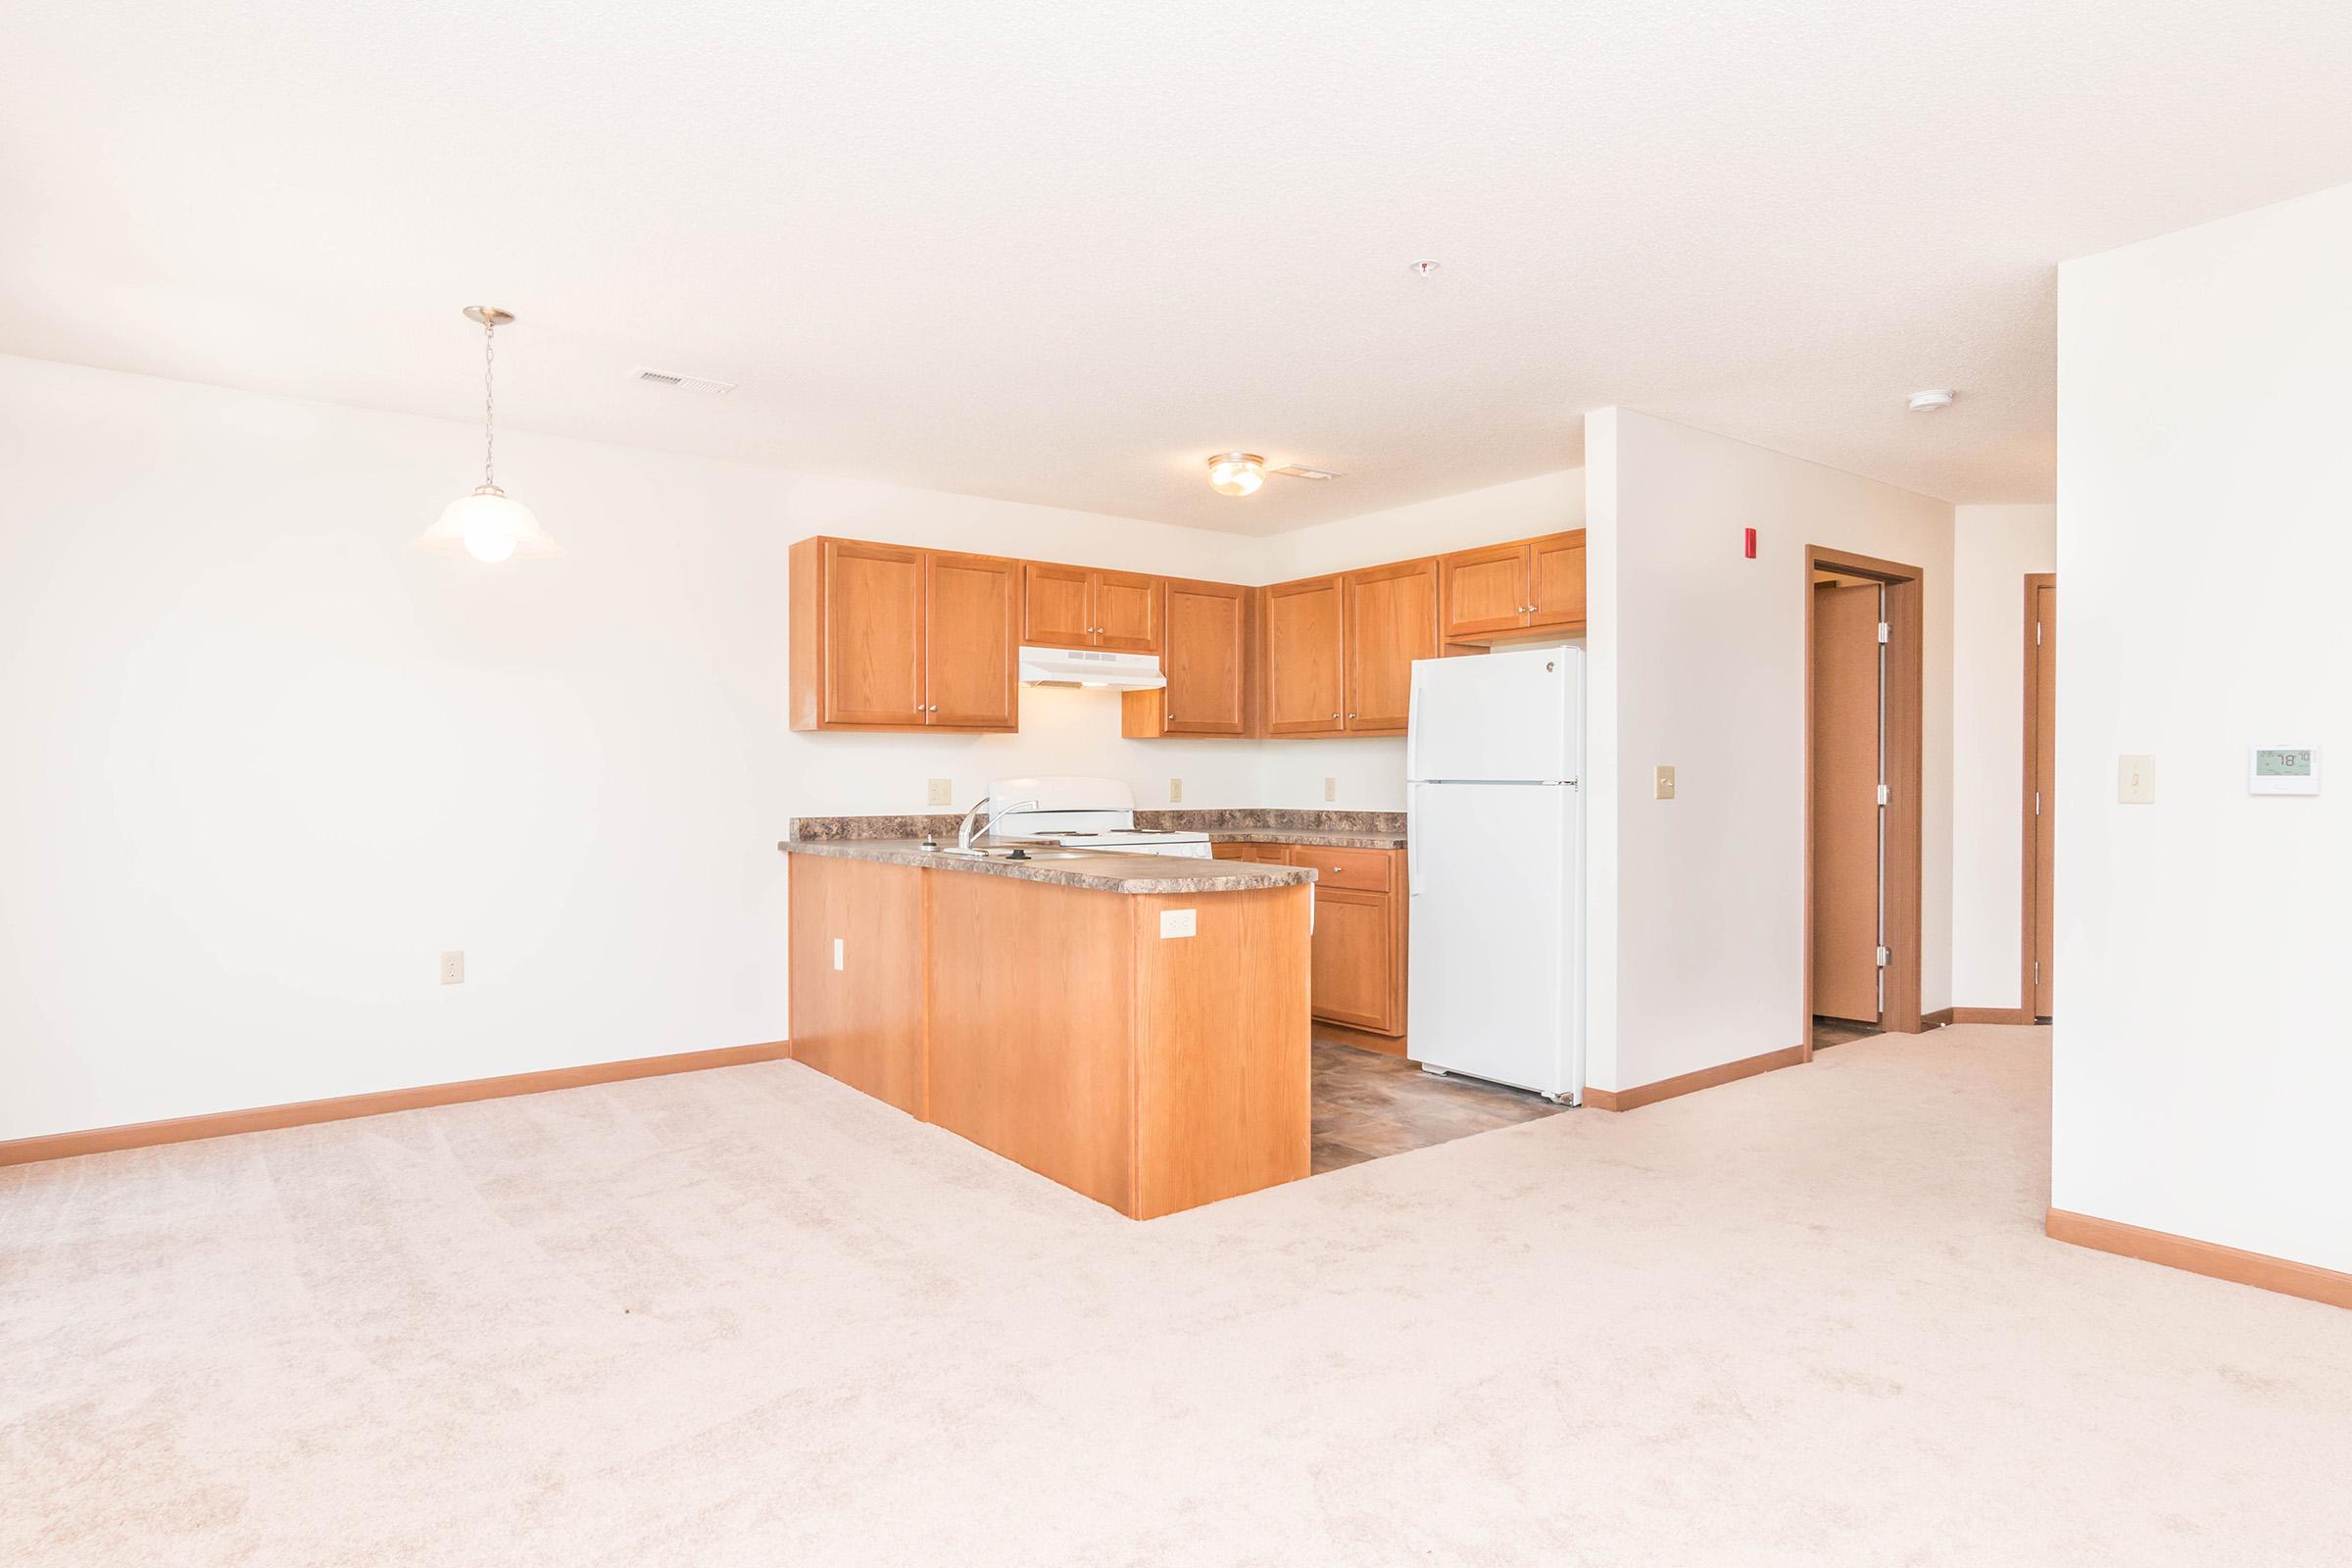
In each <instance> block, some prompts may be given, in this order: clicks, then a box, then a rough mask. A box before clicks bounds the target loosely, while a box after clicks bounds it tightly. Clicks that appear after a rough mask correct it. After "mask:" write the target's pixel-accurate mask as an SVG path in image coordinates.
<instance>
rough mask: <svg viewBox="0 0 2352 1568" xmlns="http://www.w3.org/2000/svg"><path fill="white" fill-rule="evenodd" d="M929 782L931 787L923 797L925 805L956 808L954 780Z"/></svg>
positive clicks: (944, 779)
mask: <svg viewBox="0 0 2352 1568" xmlns="http://www.w3.org/2000/svg"><path fill="white" fill-rule="evenodd" d="M929 782H930V787H929V789H928V790H927V791H926V792H925V793H924V795H923V802H924V804H925V805H928V806H954V805H955V804H956V781H955V780H954V779H952V778H935V779H932V780H930V781H929Z"/></svg>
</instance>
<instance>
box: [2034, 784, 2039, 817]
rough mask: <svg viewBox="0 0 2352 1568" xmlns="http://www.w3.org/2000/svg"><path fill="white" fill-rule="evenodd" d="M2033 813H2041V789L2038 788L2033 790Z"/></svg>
mask: <svg viewBox="0 0 2352 1568" xmlns="http://www.w3.org/2000/svg"><path fill="white" fill-rule="evenodd" d="M2040 814H2041V791H2039V790H2035V791H2034V815H2035V816H2039V815H2040Z"/></svg>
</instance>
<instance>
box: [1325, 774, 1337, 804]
mask: <svg viewBox="0 0 2352 1568" xmlns="http://www.w3.org/2000/svg"><path fill="white" fill-rule="evenodd" d="M1323 798H1324V799H1325V800H1327V801H1336V800H1338V799H1339V798H1340V781H1339V780H1338V779H1336V778H1330V777H1326V778H1325V779H1324V780H1323Z"/></svg>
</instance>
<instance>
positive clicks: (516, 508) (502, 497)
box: [417, 484, 564, 566]
mask: <svg viewBox="0 0 2352 1568" xmlns="http://www.w3.org/2000/svg"><path fill="white" fill-rule="evenodd" d="M417 548H418V549H419V550H432V551H438V552H440V553H441V554H443V555H453V556H454V555H460V554H463V555H468V556H471V557H472V558H473V559H474V560H476V561H478V562H481V563H482V564H484V565H490V566H495V565H497V564H499V563H500V562H502V561H539V560H544V559H545V558H546V557H549V556H560V555H562V554H563V553H564V547H563V546H562V545H560V544H557V543H556V541H555V540H554V539H553V538H552V537H550V536H549V534H548V531H547V530H546V529H545V528H542V527H540V526H539V518H538V517H537V516H536V515H534V514H533V513H532V511H531V509H530V508H528V507H526V506H524V505H523V504H522V503H521V502H519V501H516V500H515V498H514V497H512V496H510V495H508V494H507V493H506V492H505V491H504V490H501V489H499V488H498V487H497V486H496V485H488V484H486V485H483V486H482V487H481V488H480V489H478V490H476V491H474V492H473V494H471V495H467V496H460V497H458V499H457V500H455V501H452V502H451V503H450V504H449V505H448V506H446V507H444V508H442V509H441V516H440V518H439V519H438V520H437V521H435V522H434V524H433V525H432V526H431V527H430V528H427V529H425V530H424V534H423V537H421V538H419V539H418V540H417Z"/></svg>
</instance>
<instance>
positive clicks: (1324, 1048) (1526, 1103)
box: [1314, 1039, 1564, 1175]
mask: <svg viewBox="0 0 2352 1568" xmlns="http://www.w3.org/2000/svg"><path fill="white" fill-rule="evenodd" d="M1314 1071H1315V1087H1314V1096H1315V1125H1314V1170H1315V1173H1316V1174H1317V1175H1320V1174H1322V1173H1323V1172H1324V1171H1327V1170H1343V1169H1345V1168H1346V1167H1348V1166H1349V1165H1360V1164H1362V1163H1363V1162H1364V1161H1365V1160H1367V1159H1378V1158H1380V1157H1381V1156H1382V1155H1384V1154H1401V1153H1404V1152H1407V1151H1408V1150H1414V1149H1427V1148H1428V1147H1429V1146H1431V1145H1432V1144H1445V1143H1451V1142H1452V1141H1453V1140H1454V1139H1456V1138H1467V1137H1469V1136H1470V1135H1471V1134H1472V1133H1483V1132H1491V1131H1493V1130H1494V1129H1495V1128H1497V1127H1513V1126H1517V1125H1518V1124H1519V1123H1521V1122H1526V1121H1538V1120H1541V1119H1542V1118H1544V1117H1545V1116H1549V1115H1553V1114H1555V1113H1556V1112H1558V1111H1560V1110H1561V1109H1563V1108H1564V1107H1562V1106H1559V1105H1555V1104H1553V1103H1551V1102H1549V1101H1548V1100H1545V1099H1544V1098H1543V1097H1542V1096H1541V1095H1531V1094H1525V1093H1522V1092H1521V1091H1519V1090H1516V1089H1504V1088H1501V1087H1500V1086H1498V1085H1495V1084H1482V1083H1477V1082H1474V1081H1472V1080H1469V1079H1465V1078H1435V1077H1432V1076H1431V1075H1429V1074H1428V1073H1425V1072H1423V1071H1422V1070H1421V1069H1420V1067H1419V1066H1418V1065H1416V1064H1415V1063H1413V1062H1410V1061H1407V1060H1405V1059H1404V1058H1403V1057H1401V1056H1386V1055H1382V1054H1380V1053H1378V1052H1375V1051H1364V1050H1361V1049H1359V1048H1358V1047H1355V1046H1347V1045H1341V1044H1339V1043H1338V1042H1337V1041H1332V1040H1321V1039H1318V1040H1317V1041H1316V1042H1315V1069H1314Z"/></svg>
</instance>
